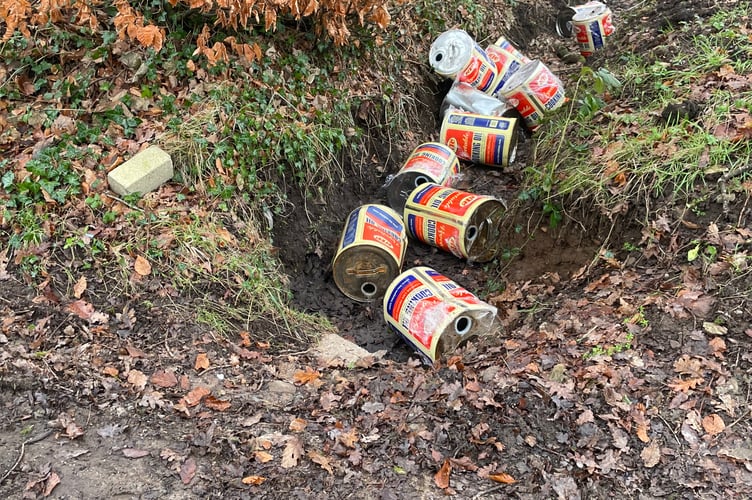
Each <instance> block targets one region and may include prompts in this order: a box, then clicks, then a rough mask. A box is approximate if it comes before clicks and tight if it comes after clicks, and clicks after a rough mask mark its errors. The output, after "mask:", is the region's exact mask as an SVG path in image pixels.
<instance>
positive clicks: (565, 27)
mask: <svg viewBox="0 0 752 500" xmlns="http://www.w3.org/2000/svg"><path fill="white" fill-rule="evenodd" d="M599 5H604V4H603V3H602V2H596V1H591V2H586V3H584V4H581V5H572V6H567V7H564V8H563V9H561V10H560V11H559V13H558V14H557V16H556V32H557V33H558V34H559V36H561V37H563V38H569V37H571V36H572V34H573V33H574V29H573V27H572V18H573V17H574V16H575V15H576V14H578V13H580V12H583V11H586V10H588V9H592V8H593V7H596V6H599Z"/></svg>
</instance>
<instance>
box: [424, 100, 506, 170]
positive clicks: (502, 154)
mask: <svg viewBox="0 0 752 500" xmlns="http://www.w3.org/2000/svg"><path fill="white" fill-rule="evenodd" d="M515 115H516V113H515ZM518 140H519V126H518V122H517V118H515V117H513V116H489V115H479V114H476V113H468V112H465V111H457V110H449V111H447V112H446V113H445V114H444V118H443V119H442V121H441V130H440V131H439V142H442V143H444V144H446V145H447V146H449V147H450V148H451V149H452V150H453V151H454V152H455V153H456V154H457V157H459V158H460V159H461V160H467V161H470V162H473V163H479V164H482V165H488V166H491V167H508V166H509V165H510V164H511V163H513V162H514V159H515V157H516V155H517V143H518Z"/></svg>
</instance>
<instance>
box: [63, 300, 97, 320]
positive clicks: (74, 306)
mask: <svg viewBox="0 0 752 500" xmlns="http://www.w3.org/2000/svg"><path fill="white" fill-rule="evenodd" d="M68 310H69V311H70V312H72V313H73V314H75V315H76V316H78V317H79V318H81V319H86V320H88V319H89V318H91V315H92V314H94V306H93V305H91V304H90V303H88V302H86V301H85V300H80V299H79V300H76V301H75V302H71V303H70V304H68Z"/></svg>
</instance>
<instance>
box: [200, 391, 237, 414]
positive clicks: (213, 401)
mask: <svg viewBox="0 0 752 500" xmlns="http://www.w3.org/2000/svg"><path fill="white" fill-rule="evenodd" d="M204 405H206V407H207V408H210V409H212V410H215V411H225V410H226V409H228V408H229V407H230V406H231V403H230V402H229V401H225V400H223V399H217V398H215V397H214V396H212V395H211V394H210V395H208V396H206V398H204Z"/></svg>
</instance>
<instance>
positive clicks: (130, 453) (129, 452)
mask: <svg viewBox="0 0 752 500" xmlns="http://www.w3.org/2000/svg"><path fill="white" fill-rule="evenodd" d="M148 454H149V450H139V449H136V448H123V455H124V456H126V457H127V458H141V457H145V456H147V455H148Z"/></svg>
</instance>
